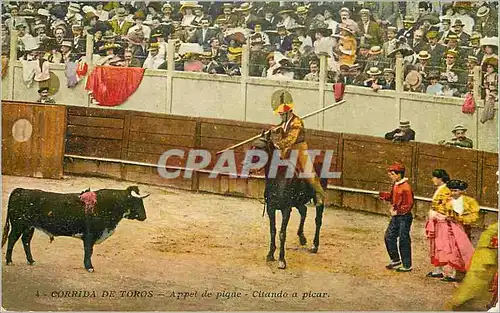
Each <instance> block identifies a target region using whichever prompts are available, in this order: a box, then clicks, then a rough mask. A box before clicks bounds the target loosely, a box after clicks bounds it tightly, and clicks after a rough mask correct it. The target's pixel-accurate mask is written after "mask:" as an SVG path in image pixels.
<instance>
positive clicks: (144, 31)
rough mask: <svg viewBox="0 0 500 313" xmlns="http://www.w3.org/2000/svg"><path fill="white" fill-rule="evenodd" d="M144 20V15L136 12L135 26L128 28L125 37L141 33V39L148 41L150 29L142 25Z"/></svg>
mask: <svg viewBox="0 0 500 313" xmlns="http://www.w3.org/2000/svg"><path fill="white" fill-rule="evenodd" d="M145 20H146V17H145V16H144V13H143V12H142V11H137V12H136V13H135V14H134V22H135V25H134V26H132V27H130V28H129V30H128V31H127V36H128V35H130V34H136V33H137V32H141V33H142V36H141V37H143V38H148V39H149V38H150V37H151V28H150V27H149V26H147V25H144V21H145Z"/></svg>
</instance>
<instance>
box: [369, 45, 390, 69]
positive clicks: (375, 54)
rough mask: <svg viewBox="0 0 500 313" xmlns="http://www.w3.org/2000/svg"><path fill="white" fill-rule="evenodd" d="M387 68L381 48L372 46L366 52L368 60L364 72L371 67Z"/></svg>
mask: <svg viewBox="0 0 500 313" xmlns="http://www.w3.org/2000/svg"><path fill="white" fill-rule="evenodd" d="M388 66H389V64H388V63H387V61H386V60H385V58H384V54H383V51H382V48H381V47H380V46H372V47H371V48H370V51H369V52H368V60H367V62H366V67H365V71H366V70H368V69H370V68H372V67H377V68H379V69H381V68H386V67H388Z"/></svg>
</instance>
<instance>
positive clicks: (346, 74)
mask: <svg viewBox="0 0 500 313" xmlns="http://www.w3.org/2000/svg"><path fill="white" fill-rule="evenodd" d="M339 71H340V74H339V75H337V77H336V79H335V82H336V83H342V84H344V85H353V77H352V74H353V73H354V72H351V67H350V66H349V65H347V64H341V65H340V66H339Z"/></svg>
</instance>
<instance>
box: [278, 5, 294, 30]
mask: <svg viewBox="0 0 500 313" xmlns="http://www.w3.org/2000/svg"><path fill="white" fill-rule="evenodd" d="M292 13H295V9H294V8H293V7H292V6H291V5H285V6H283V7H282V8H281V10H280V11H278V15H279V16H280V17H281V23H282V24H283V25H284V26H285V28H286V29H287V30H289V29H290V27H292V26H293V25H295V24H296V22H295V19H294V18H293V16H292Z"/></svg>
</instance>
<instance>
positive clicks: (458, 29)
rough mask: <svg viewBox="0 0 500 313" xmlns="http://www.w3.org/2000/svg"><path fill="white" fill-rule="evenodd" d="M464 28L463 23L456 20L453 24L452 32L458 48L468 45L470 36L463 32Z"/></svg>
mask: <svg viewBox="0 0 500 313" xmlns="http://www.w3.org/2000/svg"><path fill="white" fill-rule="evenodd" d="M464 26H465V25H464V23H462V21H461V20H459V19H456V20H455V23H454V24H453V32H454V33H455V35H457V37H458V40H459V42H458V44H459V46H467V45H468V44H469V38H470V35H469V34H467V33H465V32H464Z"/></svg>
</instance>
